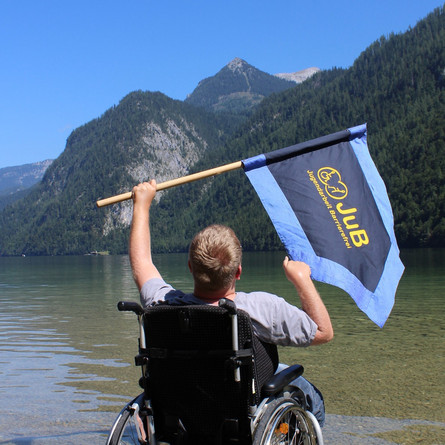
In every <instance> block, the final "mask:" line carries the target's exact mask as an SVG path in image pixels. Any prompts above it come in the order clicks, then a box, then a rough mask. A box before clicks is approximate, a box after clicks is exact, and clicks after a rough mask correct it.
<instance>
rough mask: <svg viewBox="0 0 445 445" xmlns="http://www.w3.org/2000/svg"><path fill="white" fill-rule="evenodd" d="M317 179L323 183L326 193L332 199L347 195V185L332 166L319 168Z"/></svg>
mask: <svg viewBox="0 0 445 445" xmlns="http://www.w3.org/2000/svg"><path fill="white" fill-rule="evenodd" d="M317 176H318V179H319V180H320V181H321V182H322V184H324V187H325V190H326V193H327V194H328V195H329V196H330V197H331V198H333V199H343V198H346V196H348V187H346V184H345V183H344V182H342V180H341V175H340V173H339V172H338V171H337V170H336V169H335V168H332V167H323V168H320V170H318V172H317Z"/></svg>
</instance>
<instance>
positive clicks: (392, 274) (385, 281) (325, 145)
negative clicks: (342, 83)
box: [242, 124, 404, 327]
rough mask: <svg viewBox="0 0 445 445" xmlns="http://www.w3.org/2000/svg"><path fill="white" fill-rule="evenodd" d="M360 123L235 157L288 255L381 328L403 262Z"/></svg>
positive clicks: (383, 194) (389, 206) (364, 129)
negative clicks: (335, 288)
mask: <svg viewBox="0 0 445 445" xmlns="http://www.w3.org/2000/svg"><path fill="white" fill-rule="evenodd" d="M366 137H367V129H366V125H365V124H364V125H361V126H358V127H354V128H350V129H348V130H344V131H340V132H338V133H334V134H331V135H328V136H323V137H320V138H317V139H314V140H311V141H307V142H303V143H301V144H297V145H293V146H291V147H286V148H282V149H280V150H276V151H273V152H270V153H266V154H261V155H258V156H255V157H252V158H249V159H245V160H243V161H242V163H243V168H244V171H245V173H246V175H247V177H248V178H249V180H250V182H251V184H252V186H253V187H254V189H255V191H256V192H257V194H258V196H259V198H260V200H261V202H262V204H263V206H264V208H265V209H266V211H267V213H268V215H269V217H270V219H271V220H272V223H273V225H274V227H275V229H276V231H277V233H278V236H279V237H280V239H281V241H282V242H283V244H284V247H285V248H286V250H287V252H288V255H289V257H290V258H291V259H293V260H296V261H304V262H305V263H307V264H308V265H309V266H310V268H311V274H312V278H313V279H315V280H317V281H321V282H325V283H328V284H332V285H335V286H338V287H340V288H341V289H343V290H345V291H346V292H347V293H348V294H349V295H350V296H351V297H352V298H353V299H354V301H355V303H356V304H357V306H358V307H359V308H360V309H361V310H362V311H363V312H364V313H365V314H366V315H367V316H368V317H369V318H370V319H371V320H372V321H374V322H375V323H376V324H377V325H378V326H380V327H383V325H384V324H385V322H386V320H387V318H388V316H389V314H390V312H391V310H392V307H393V305H394V298H395V293H396V290H397V286H398V283H399V280H400V278H401V276H402V274H403V270H404V266H403V264H402V262H401V260H400V257H399V249H398V247H397V241H396V237H395V234H394V218H393V214H392V210H391V204H390V202H389V198H388V194H387V192H386V187H385V184H384V182H383V180H382V178H381V177H380V175H379V173H378V171H377V168H376V167H375V165H374V162H373V161H372V159H371V156H370V154H369V151H368V146H367V139H366Z"/></svg>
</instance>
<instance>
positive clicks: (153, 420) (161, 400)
mask: <svg viewBox="0 0 445 445" xmlns="http://www.w3.org/2000/svg"><path fill="white" fill-rule="evenodd" d="M155 308H156V309H155ZM212 308H213V309H212ZM118 309H119V311H131V312H134V313H135V314H136V315H137V318H138V323H139V353H138V355H137V356H136V357H135V364H136V366H140V367H141V369H142V377H141V379H140V381H139V384H140V386H141V387H142V388H143V389H144V391H143V392H142V393H141V394H139V395H138V396H137V397H136V398H134V399H133V400H132V401H130V402H129V403H128V404H127V405H126V406H125V407H124V408H123V409H122V410H121V412H120V413H119V415H118V416H117V418H116V420H115V422H114V424H113V426H112V428H111V431H110V433H109V436H108V440H107V445H120V444H147V445H226V444H227V445H228V444H238V445H250V444H252V445H270V444H281V445H286V444H307V445H310V444H318V445H323V437H322V433H321V428H320V426H319V424H318V422H317V420H316V418H315V417H314V415H313V414H312V413H311V412H309V411H307V406H306V401H305V397H304V394H303V393H302V391H301V390H300V389H299V388H297V387H295V386H292V385H291V382H292V381H293V380H295V379H296V378H297V377H299V376H300V375H302V374H303V372H304V369H303V367H302V366H301V365H293V366H289V367H288V368H285V369H284V370H283V371H281V372H279V373H277V374H273V373H272V374H271V373H270V372H269V375H265V374H264V373H263V375H261V372H258V370H257V369H256V368H257V367H258V368H261V367H262V364H263V363H265V360H264V357H263V358H262V359H258V360H257V356H259V355H260V353H259V352H258V351H260V352H261V353H262V354H263V356H264V351H263V350H262V349H263V347H262V346H261V345H260V344H259V343H258V340H257V339H256V338H255V337H254V336H253V334H252V333H251V331H250V330H251V323H250V317H249V316H248V315H247V314H246V313H245V312H243V311H239V310H237V308H236V306H235V304H234V302H233V301H230V300H226V299H222V300H220V302H219V306H218V307H216V306H210V305H205V306H168V305H159V306H153V307H152V308H147V309H143V308H142V307H141V306H140V305H139V304H138V303H134V302H126V301H121V302H119V303H118ZM156 311H157V312H156ZM199 311H205V313H203V314H202V315H204V316H205V317H208V314H209V313H212V314H213V312H215V313H218V314H217V315H215V317H217V316H220V315H219V314H221V316H224V317H225V319H226V320H230V321H227V322H225V323H226V324H230V331H231V332H230V341H231V344H230V345H229V347H227V346H224V347H223V348H221V349H220V350H210V351H209V350H207V349H205V348H206V346H208V344H207V343H208V342H209V341H210V340H211V339H209V341H207V340H206V339H205V338H203V337H204V335H202V332H206V329H209V327H210V330H212V329H213V327H214V325H215V324H218V323H217V322H215V320H217V318H211V317H210V321H209V325H208V326H205V328H204V329H205V330H204V331H202V330H201V333H199V334H198V335H199V337H194V341H196V340H197V341H198V343H202V344H201V346H198V347H197V348H198V349H196V348H195V347H194V349H189V348H188V347H187V349H178V348H177V345H176V344H175V343H176V339H178V338H180V337H182V336H183V335H182V334H181V335H178V332H179V331H178V332H176V331H174V327H172V326H171V325H168V326H166V325H165V320H167V319H166V318H164V319H163V318H162V317H163V316H164V315H162V314H165V316H170V315H171V314H175V315H174V317H175V319H178V320H179V328H178V329H180V331H181V332H182V333H183V332H188V331H192V329H191V328H190V324H191V325H193V324H194V323H195V324H196V322H195V321H194V319H191V318H190V317H189V315H190V314H196V313H198V312H199ZM155 312H156V313H155ZM169 314H170V315H169ZM178 314H179V315H178ZM184 314H185V315H184ZM187 314H188V315H187ZM202 315H200V316H201V317H202ZM212 316H213V315H212ZM239 316H241V320H244V321H242V322H241V320H240V319H239ZM178 317H179V318H178ZM153 320H155V322H154V321H153ZM246 320H247V321H246ZM150 323H151V324H150ZM156 323H157V324H158V325H159V329H158V330H159V332H160V331H161V328H162V331H163V334H159V335H158V337H159V338H158V340H152V336H153V337H156V334H153V332H155V331H156V329H157V328H156ZM246 323H247V325H246ZM147 326H149V328H150V332H146V328H147ZM246 326H247V331H246ZM249 326H250V327H249ZM152 328H153V331H152ZM171 329H173V331H172V332H169V331H170V330H171ZM240 329H241V330H242V331H243V332H240ZM226 330H227V329H226ZM245 331H246V332H247V334H246V332H245ZM150 334H152V336H150ZM249 335H250V337H252V338H249ZM246 338H247V341H246ZM184 341H186V340H184ZM240 341H241V344H240ZM252 342H253V343H252ZM165 343H166V344H167V347H165ZM246 345H247V347H246ZM255 345H257V346H255ZM258 345H259V347H258ZM269 346H270V345H269ZM274 348H275V347H274ZM275 350H276V349H275ZM277 359H278V356H277ZM209 360H210V361H211V360H213V361H215V360H216V361H217V365H216V366H217V367H218V368H211V369H213V370H212V371H211V372H212V373H213V372H214V373H215V374H216V373H218V372H219V368H224V370H222V371H221V372H222V373H223V374H221V375H223V376H224V377H223V379H224V381H225V382H224V385H226V386H224V387H223V388H222V389H220V390H219V392H218V390H217V391H216V396H215V394H212V395H210V396H208V393H212V392H213V389H214V388H216V387H218V384H219V382H218V381H215V382H213V381H211V380H210V383H209V385H208V386H207V387H206V386H205V383H202V384H201V381H200V380H199V379H201V378H202V376H199V377H197V383H196V388H197V390H196V394H193V396H192V397H191V396H190V394H188V395H187V394H185V397H188V398H189V400H190V403H188V401H187V399H184V398H182V399H181V397H180V395H178V393H175V392H174V391H177V388H175V385H171V384H170V383H171V382H172V377H171V376H170V375H169V372H170V370H172V372H174V373H176V374H174V375H176V376H177V374H178V369H177V368H178V366H179V367H180V373H181V375H182V373H183V372H185V368H186V366H183V365H184V363H186V364H187V363H193V364H195V363H196V362H198V363H201V362H202V363H204V362H205V363H207V361H209ZM218 360H219V361H218ZM256 361H258V363H260V362H261V366H260V365H258V366H257V363H256ZM178 363H179V365H178ZM199 366H200V365H199ZM271 369H272V368H271ZM166 373H167V375H165V374H166ZM194 373H196V368H195V369H194V370H192V371H191V374H190V373H189V374H185V375H187V376H188V377H187V381H188V379H192V380H193V378H194V375H193V374H194ZM172 375H173V374H172ZM212 375H213V374H212ZM227 376H229V377H227ZM176 378H177V377H176ZM261 379H262V380H263V381H261V382H260V383H258V381H259V380H261ZM217 382H218V383H217ZM227 385H228V386H227ZM170 386H171V387H172V388H171V391H170ZM176 386H178V385H176ZM180 386H181V385H180ZM240 388H243V389H242V390H241V392H239V391H240ZM232 391H234V392H233V394H232ZM241 393H242V395H241V397H242V398H243V397H244V396H246V397H247V398H248V401H247V402H246V404H244V400H243V399H242V400H241V403H240V402H239V401H238V400H237V399H236V397H238V394H241ZM207 396H208V397H209V400H207V401H205V402H203V403H204V404H199V403H198V408H199V409H200V410H201V412H200V414H199V415H198V414H196V413H198V412H199V411H194V409H195V407H194V405H195V401H196V400H198V401H199V400H200V398H204V399H205V398H206V397H207ZM212 397H213V399H212ZM176 399H178V400H179V401H178V403H177V404H178V405H179V407H180V408H177V407H176V408H173V407H172V408H171V406H172V405H176ZM220 399H229V402H228V408H227V406H224V408H222V410H223V411H224V410H225V411H224V413H223V414H221V415H222V416H223V417H222V419H223V421H222V422H221V421H220V419H219V417H218V416H220V412H219V411H218V409H219V408H217V407H216V405H218V404H219V402H220ZM232 399H233V403H231V400H232ZM213 402H215V403H213ZM244 405H245V406H244ZM178 409H179V411H178ZM227 410H229V411H230V415H228V416H226V411H227ZM168 411H172V412H173V413H174V415H171V413H170V412H168ZM214 411H215V414H214ZM216 411H218V413H217V414H216ZM232 411H235V413H232ZM178 413H179V414H178ZM172 419H173V420H172ZM190 419H191V420H190ZM195 420H197V421H195ZM214 422H216V423H214ZM220 425H221V427H220ZM201 427H202V428H201ZM206 427H207V430H206ZM201 429H202V431H201ZM198 430H199V431H198ZM216 430H218V433H217V434H216V433H215V431H216ZM196 431H198V432H196Z"/></svg>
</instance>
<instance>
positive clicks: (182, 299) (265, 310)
mask: <svg viewBox="0 0 445 445" xmlns="http://www.w3.org/2000/svg"><path fill="white" fill-rule="evenodd" d="M161 301H167V302H170V303H175V302H176V303H181V304H207V303H206V302H205V301H202V300H200V299H199V298H197V297H195V296H194V295H193V294H185V293H184V292H182V291H180V290H176V289H174V288H173V287H172V286H170V285H169V284H167V283H166V282H165V281H164V280H162V279H160V278H152V279H151V280H148V281H147V282H146V283H144V285H143V286H142V289H141V303H142V305H143V306H144V307H148V306H151V305H153V304H156V303H157V302H161ZM234 301H235V304H236V307H237V308H238V309H242V310H244V311H246V312H247V313H248V314H249V315H250V318H251V320H252V325H253V329H254V332H255V334H256V335H257V336H258V337H259V338H260V340H262V341H264V342H266V343H272V344H276V345H281V346H309V345H310V343H311V342H312V340H313V339H314V337H315V333H316V331H317V325H316V324H315V323H314V321H312V319H311V318H310V317H309V315H307V314H306V312H304V311H302V310H301V309H299V308H297V307H296V306H293V305H291V304H289V303H287V302H286V300H284V298H281V297H278V296H276V295H273V294H269V293H267V292H250V293H245V292H237V293H236V296H235V300H234Z"/></svg>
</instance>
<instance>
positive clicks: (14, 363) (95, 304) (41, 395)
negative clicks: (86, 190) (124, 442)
mask: <svg viewBox="0 0 445 445" xmlns="http://www.w3.org/2000/svg"><path fill="white" fill-rule="evenodd" d="M283 256H284V255H283V254H281V253H260V254H245V257H244V265H243V277H242V280H241V282H240V284H239V289H240V290H246V291H249V290H257V289H262V290H268V291H271V292H275V293H278V294H280V295H283V296H284V297H286V298H288V299H290V300H291V301H296V300H295V292H294V290H293V289H292V286H291V285H290V284H289V283H288V282H287V281H286V279H285V278H284V274H283V272H282V268H281V262H282V258H283ZM402 260H403V261H404V263H405V266H406V272H405V275H404V276H403V278H402V281H401V283H400V286H399V290H398V294H397V297H396V304H395V306H394V309H393V312H392V314H391V316H390V318H389V320H388V322H387V323H386V325H385V327H384V328H383V329H380V328H378V327H376V326H375V325H374V324H373V323H372V322H371V321H370V320H368V319H367V318H366V316H365V315H364V314H363V313H362V312H360V310H359V309H358V308H357V307H356V306H355V304H354V303H353V301H352V300H351V298H350V297H349V296H347V295H346V294H345V293H344V292H343V291H341V290H339V289H337V288H335V287H332V286H327V285H317V287H318V288H319V291H320V293H321V294H322V296H323V298H324V300H325V303H326V306H327V307H328V309H329V311H330V313H331V317H332V320H333V324H334V329H335V334H336V336H335V339H334V341H333V342H332V343H330V344H328V345H323V346H321V347H314V348H307V349H293V350H283V351H281V358H282V360H283V361H286V362H299V363H302V364H303V365H304V366H305V370H306V371H305V375H306V377H307V378H309V379H310V380H312V381H313V382H314V383H315V384H316V385H317V386H318V387H319V388H320V389H321V390H322V392H323V394H324V395H325V400H326V404H327V412H328V414H329V415H328V422H327V426H326V428H325V431H326V432H325V434H326V437H327V443H390V442H386V441H384V438H385V437H386V436H385V434H387V433H385V432H384V431H393V430H397V429H402V428H405V429H406V428H411V427H410V426H409V422H408V423H406V421H405V420H401V419H414V420H416V421H418V420H422V421H428V422H430V421H436V422H440V424H439V425H438V424H430V423H427V426H426V428H429V430H430V431H431V429H435V428H439V430H440V431H443V422H445V413H444V410H443V408H442V406H443V401H444V387H445V385H444V383H445V381H444V377H443V375H444V372H443V371H444V358H443V357H444V354H443V353H444V348H445V344H444V328H445V325H444V316H445V310H444V305H443V299H444V295H445V274H444V272H445V251H444V250H431V249H428V250H410V251H403V252H402ZM155 261H156V263H157V265H158V267H159V269H160V271H161V273H162V274H163V275H164V277H165V278H166V280H167V281H170V282H171V283H172V284H173V285H175V286H177V287H181V288H182V289H184V290H191V280H190V277H189V273H188V270H187V267H186V256H185V255H181V254H178V255H176V254H175V255H160V256H156V257H155ZM121 299H122V300H137V299H138V295H137V290H136V287H135V285H134V283H133V280H132V276H131V270H130V267H129V263H128V258H127V257H125V256H116V257H112V256H109V257H101V256H85V257H38V258H28V257H27V258H0V444H6V443H8V444H9V443H11V444H14V443H16V444H19V443H20V444H43V443H45V444H51V443H64V444H65V443H76V444H78V443H104V441H105V438H106V435H107V431H108V429H109V427H110V425H111V423H112V421H113V420H114V418H115V416H116V414H117V413H118V411H119V410H120V408H121V407H122V405H123V404H124V402H125V401H127V400H128V398H129V397H130V396H133V395H136V394H137V393H138V391H139V389H138V385H137V380H138V378H139V370H138V369H136V368H135V367H134V366H133V357H134V355H135V354H136V352H137V324H136V320H135V317H134V315H132V314H128V313H119V312H118V311H117V310H116V303H117V302H118V301H119V300H121ZM356 416H359V417H356ZM382 418H384V419H386V420H383V419H382ZM360 419H362V420H360ZM404 422H405V423H404ZM417 424H418V422H417V423H416V425H417ZM366 425H368V426H369V427H367V426H366ZM406 425H408V426H406ZM357 428H358V429H357ZM367 428H368V429H367ZM419 428H420V427H419ZM329 430H330V431H329ZM343 430H345V431H346V432H347V433H348V435H347V436H342V437H343V438H342V439H338V436H337V435H338V434H341V433H342V431H343ZM379 434H383V436H381V437H376V435H377V436H378V435H379ZM439 434H442V433H439ZM399 436H400V434H399ZM402 436H403V434H402ZM402 436H401V437H402ZM411 436H412V434H411ZM345 437H348V441H345ZM364 437H366V440H365V439H363V438H364ZM329 439H331V441H330V442H329ZM387 439H388V440H390V436H388V437H387ZM339 440H341V442H339ZM391 440H393V438H392V439H391ZM405 443H410V442H405ZM413 443H414V442H413ZM425 443H428V442H425ZM438 443H440V442H438Z"/></svg>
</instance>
